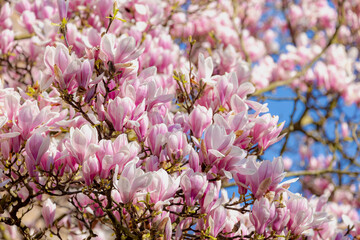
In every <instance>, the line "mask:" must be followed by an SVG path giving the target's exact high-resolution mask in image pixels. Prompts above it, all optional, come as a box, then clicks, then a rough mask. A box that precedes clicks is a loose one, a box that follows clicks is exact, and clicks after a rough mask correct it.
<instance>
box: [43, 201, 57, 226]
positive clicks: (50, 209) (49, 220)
mask: <svg viewBox="0 0 360 240" xmlns="http://www.w3.org/2000/svg"><path fill="white" fill-rule="evenodd" d="M55 210H56V204H55V203H53V202H52V201H51V200H50V198H48V199H46V201H45V202H44V204H43V208H42V210H41V213H42V215H43V218H44V221H45V225H46V227H51V226H52V224H53V222H54V218H55Z"/></svg>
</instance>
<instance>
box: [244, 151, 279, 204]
mask: <svg viewBox="0 0 360 240" xmlns="http://www.w3.org/2000/svg"><path fill="white" fill-rule="evenodd" d="M250 163H251V162H250ZM255 167H256V168H257V171H256V172H255V173H254V174H253V175H250V176H248V177H247V180H248V182H249V185H250V189H251V192H252V193H253V194H254V196H255V198H257V199H259V198H261V197H262V196H263V195H264V194H265V193H266V192H267V191H275V190H276V188H277V187H278V184H279V183H280V182H281V181H282V180H283V178H284V177H285V173H284V163H283V161H282V159H281V158H275V159H274V160H273V161H272V162H271V161H269V160H266V161H263V162H261V163H260V166H259V167H257V166H255Z"/></svg>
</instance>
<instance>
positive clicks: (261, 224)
mask: <svg viewBox="0 0 360 240" xmlns="http://www.w3.org/2000/svg"><path fill="white" fill-rule="evenodd" d="M275 215H276V211H275V205H274V204H270V202H269V200H268V199H267V198H265V197H263V198H261V199H260V200H255V203H254V205H253V209H252V214H251V215H250V221H251V222H252V223H253V224H254V227H255V230H256V232H257V233H259V234H264V232H265V228H266V227H267V226H268V225H269V224H270V223H271V222H272V221H273V220H274V217H275Z"/></svg>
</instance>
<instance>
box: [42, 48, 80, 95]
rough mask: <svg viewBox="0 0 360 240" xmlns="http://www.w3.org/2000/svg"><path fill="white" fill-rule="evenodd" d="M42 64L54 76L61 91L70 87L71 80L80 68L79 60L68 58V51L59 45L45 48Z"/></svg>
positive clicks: (72, 57) (74, 57) (72, 56)
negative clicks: (43, 63)
mask: <svg viewBox="0 0 360 240" xmlns="http://www.w3.org/2000/svg"><path fill="white" fill-rule="evenodd" d="M44 62H45V65H46V66H47V67H48V68H49V69H50V70H51V71H52V73H53V74H54V77H55V80H56V81H57V82H58V84H59V86H60V88H61V89H68V88H69V87H71V86H72V83H73V82H72V80H73V78H74V76H75V75H76V73H77V72H78V71H80V68H81V62H80V60H79V59H78V58H76V56H75V55H71V56H70V54H69V49H68V48H67V47H66V46H65V45H64V44H61V43H57V45H56V48H54V47H49V46H47V47H46V49H45V53H44ZM70 89H71V88H70Z"/></svg>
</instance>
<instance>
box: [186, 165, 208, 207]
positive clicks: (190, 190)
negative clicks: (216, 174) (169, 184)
mask: <svg viewBox="0 0 360 240" xmlns="http://www.w3.org/2000/svg"><path fill="white" fill-rule="evenodd" d="M207 185H208V181H207V179H206V175H205V174H204V173H197V172H194V171H193V170H192V169H189V170H188V171H187V172H186V173H185V174H184V175H183V176H182V177H181V180H180V186H181V188H182V190H183V191H184V195H185V201H186V204H187V205H189V206H194V204H195V202H196V201H197V200H199V199H200V198H201V197H202V196H203V194H204V193H205V190H206V187H207Z"/></svg>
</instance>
